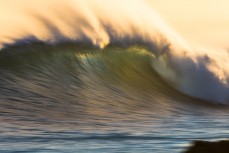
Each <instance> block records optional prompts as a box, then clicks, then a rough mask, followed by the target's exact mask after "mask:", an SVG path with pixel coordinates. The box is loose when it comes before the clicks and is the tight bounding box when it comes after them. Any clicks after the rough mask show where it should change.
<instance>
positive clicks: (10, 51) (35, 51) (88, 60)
mask: <svg viewBox="0 0 229 153" xmlns="http://www.w3.org/2000/svg"><path fill="white" fill-rule="evenodd" d="M10 2H13V1H10ZM10 2H9V3H10ZM120 2H121V1H112V2H111V1H105V0H101V3H98V2H97V1H96V2H95V1H88V0H86V1H80V0H71V1H69V3H68V4H64V3H63V1H61V0H60V1H58V4H56V5H55V7H54V6H52V5H51V4H52V3H51V2H47V3H45V5H44V7H43V8H42V10H44V11H40V10H41V6H43V3H42V5H41V3H39V2H37V3H36V5H34V4H35V3H34V4H32V3H31V5H30V9H29V10H28V8H27V7H26V6H23V5H20V7H19V6H18V8H16V10H15V12H16V13H15V12H14V13H15V14H17V13H18V12H19V14H20V18H21V19H22V21H23V23H21V22H18V26H17V27H14V28H13V29H9V30H7V31H2V32H1V35H0V38H1V45H2V50H1V53H0V59H1V61H0V64H1V65H0V67H1V72H0V73H1V75H2V76H5V77H3V79H2V80H1V84H2V86H1V87H2V88H1V90H2V92H1V95H2V96H3V97H7V96H9V95H7V94H9V93H8V92H9V91H10V90H16V91H17V92H19V93H21V92H24V91H23V90H21V89H20V88H19V85H23V86H26V87H23V88H24V90H25V91H26V92H34V94H37V93H36V92H37V91H33V89H30V88H31V87H35V86H37V83H35V84H36V85H34V82H33V81H32V82H28V81H27V82H26V81H25V80H26V79H25V78H27V77H28V73H29V74H31V75H32V72H33V73H34V75H33V77H35V74H38V76H39V77H41V78H39V77H38V76H36V77H35V78H36V79H37V80H39V82H40V83H41V84H42V86H46V85H44V83H42V81H45V82H47V81H48V80H51V78H56V79H58V78H59V77H61V78H64V79H63V80H65V81H67V80H69V81H67V82H68V83H70V82H71V81H70V80H71V79H73V78H74V77H76V76H75V74H74V73H73V72H72V71H75V73H76V74H78V75H79V76H81V75H82V73H83V74H84V76H85V73H89V72H90V73H89V74H87V75H90V77H95V78H97V77H100V75H101V74H100V73H99V72H101V71H102V73H111V74H113V73H115V74H116V75H115V76H116V77H117V78H115V79H117V80H118V78H119V77H121V78H122V79H124V78H125V80H126V81H129V79H127V78H134V77H136V75H135V74H132V73H134V72H135V69H136V68H139V67H141V70H137V71H136V72H137V73H140V74H141V75H143V76H145V75H146V76H147V78H150V77H152V78H154V77H155V75H153V76H151V75H148V72H149V70H148V69H149V65H150V68H151V69H152V70H150V71H153V72H156V74H157V75H158V76H159V77H160V78H162V80H163V81H165V82H166V84H168V86H170V87H172V88H173V89H176V90H178V91H179V92H181V93H184V94H187V95H189V96H192V97H195V98H200V99H203V100H207V101H211V102H215V103H222V104H228V101H229V96H228V95H229V90H228V88H229V85H228V83H229V82H228V81H229V66H228V65H229V63H228V61H229V60H228V59H229V55H228V53H227V51H224V50H222V51H219V52H220V53H218V52H212V51H198V50H197V51H196V50H195V49H192V48H190V47H189V46H188V45H187V43H185V41H184V40H183V39H182V38H180V37H179V36H178V34H176V33H175V32H174V31H173V30H171V28H169V27H168V26H167V25H166V24H165V23H164V22H163V21H162V20H161V19H160V18H159V17H158V16H157V15H156V13H155V12H154V11H153V9H152V8H151V7H150V6H149V5H147V3H146V2H145V1H138V0H135V1H131V2H130V1H125V4H122V3H120ZM21 3H24V1H22V2H21ZM121 4H122V5H123V6H126V7H122V5H121ZM128 4H131V5H128ZM8 5H9V4H8V3H5V7H6V8H8V7H7V6H8ZM60 6H61V7H60ZM111 6H112V7H111ZM136 8H137V10H136ZM9 10H10V9H9ZM25 10H27V11H28V12H29V13H28V14H25V13H24V11H25ZM64 10H68V12H66V11H64ZM43 12H46V13H45V14H44V13H43ZM59 12H61V13H59ZM69 12H70V13H69ZM15 16H16V15H15ZM27 20H28V21H31V22H29V23H28V22H25V21H27ZM0 21H2V20H0ZM12 22H14V21H11V20H10V19H9V20H7V21H5V20H4V22H3V24H2V26H4V27H7V25H8V24H12ZM1 29H4V28H1ZM38 29H39V30H38ZM12 31H16V32H12ZM19 31H20V32H19ZM31 41H33V42H42V43H41V44H40V43H38V44H37V43H35V44H34V43H33V42H31ZM28 42H29V43H28ZM63 42H65V43H63ZM43 43H44V44H43ZM48 44H49V45H48ZM60 44H62V45H60ZM63 44H65V45H63ZM20 45H21V46H20ZM18 46H19V47H18ZM53 46H55V47H54V48H53ZM76 46H77V47H76ZM132 46H135V49H136V48H137V50H142V49H144V58H143V59H144V60H146V61H147V63H148V64H147V65H142V64H143V63H145V61H144V60H143V59H141V58H140V55H138V54H137V57H138V58H136V59H131V60H130V59H128V58H130V57H131V58H132V56H133V55H134V56H135V55H136V53H134V52H135V51H133V47H132ZM58 47H60V48H58ZM117 47H118V49H117ZM69 48H70V50H77V51H76V53H74V54H76V55H74V54H73V53H72V51H70V52H69V51H68V50H69ZM73 48H74V49H73ZM88 48H89V52H90V53H88ZM130 48H132V49H130ZM129 49H130V50H131V53H129V51H126V50H129ZM135 49H134V50H135ZM44 50H46V51H47V53H46V52H45V51H44ZM50 50H51V51H50ZM60 50H62V51H60ZM66 50H67V51H66ZM107 50H118V51H117V53H110V52H109V51H107ZM123 50H125V51H123ZM96 51H97V52H96ZM120 51H123V53H120ZM94 52H96V53H94ZM107 52H109V53H107ZM50 54H51V57H49V56H50ZM69 54H71V56H69ZM104 54H108V55H109V56H104ZM110 54H111V55H112V56H114V57H110ZM113 54H114V55H113ZM120 55H121V56H124V57H122V58H121V59H122V60H120V57H118V58H117V56H120ZM24 56H25V57H24ZM149 56H150V59H148V57H149ZM73 57H74V60H72V59H73ZM146 57H147V59H145V58H146ZM49 58H50V59H49ZM115 58H117V59H119V60H120V61H119V60H118V61H116V60H117V59H115ZM123 58H125V59H123ZM101 59H102V60H101ZM63 60H66V61H65V62H66V63H65V62H64V61H63ZM104 60H108V61H106V62H105V63H104ZM138 60H140V61H138ZM70 61H72V62H70ZM73 61H77V63H76V65H74V62H73ZM124 61H125V62H124ZM63 62H64V63H63ZM117 62H120V63H117ZM123 62H124V63H123ZM126 62H128V63H126ZM54 63H55V64H54ZM133 63H134V65H133ZM66 64H67V65H66ZM112 64H114V65H113V66H111V67H112V71H111V72H110V70H109V68H107V67H108V65H109V66H110V65H112ZM128 64H132V65H131V66H130V65H128ZM138 64H140V65H141V66H139V65H138ZM85 65H87V66H86V67H85ZM116 65H118V66H116ZM125 66H126V67H125ZM14 67H16V68H14ZM70 68H71V69H70ZM104 68H105V69H106V71H105V70H104ZM113 68H115V69H113ZM124 68H125V69H124ZM144 69H147V70H144ZM82 70H84V71H83V72H82ZM108 70H109V71H108ZM9 71H10V72H9ZM14 71H15V72H14ZM60 71H62V72H61V74H59V73H60ZM116 71H117V72H116ZM120 72H122V73H120ZM91 73H92V74H91ZM145 73H146V74H145ZM16 74H17V75H16ZM73 74H74V75H73ZM111 74H109V75H108V77H105V78H110V77H113V76H112V75H111ZM12 75H16V76H12ZM45 75H47V76H45ZM103 75H105V74H103ZM6 76H7V77H6ZM19 76H20V77H19ZM48 76H49V77H48ZM149 76H150V77H149ZM21 77H22V78H24V79H25V80H23V81H25V82H24V83H23V81H22V80H21ZM33 77H32V78H33ZM68 77H70V78H68ZM77 77H78V76H77ZM87 77H89V76H87ZM87 77H83V78H84V79H85V78H87ZM9 78H10V79H9ZM44 78H45V79H44ZM48 78H49V79H48ZM11 79H12V80H14V81H15V80H17V81H16V82H17V84H14V83H15V82H14V81H12V80H11ZM33 79H34V78H33ZM43 79H44V80H43ZM138 79H139V78H138ZM19 80H20V81H19ZM130 80H131V79H130ZM143 80H144V79H143V78H141V79H139V81H138V82H144V81H143ZM124 82H125V81H124ZM29 83H30V87H27V84H29ZM55 83H57V84H60V82H55ZM62 83H63V82H62ZM9 84H14V85H12V86H9ZM70 84H71V83H70ZM93 84H94V82H93ZM137 84H141V83H137ZM39 88H40V87H39ZM50 88H51V87H50ZM92 88H93V87H92ZM28 89H29V91H28ZM42 90H43V91H42ZM39 91H42V92H44V91H45V89H43V87H42V88H41V89H39ZM11 94H12V93H11ZM19 95H20V94H19ZM41 95H42V94H41ZM20 97H21V96H20Z"/></svg>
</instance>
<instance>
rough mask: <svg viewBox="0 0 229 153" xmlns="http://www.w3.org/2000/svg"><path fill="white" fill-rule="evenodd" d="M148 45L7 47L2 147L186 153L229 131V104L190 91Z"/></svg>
mask: <svg viewBox="0 0 229 153" xmlns="http://www.w3.org/2000/svg"><path fill="white" fill-rule="evenodd" d="M154 58H155V55H153V54H150V53H149V52H147V51H146V50H145V49H144V48H142V47H136V46H132V47H128V48H120V47H114V46H113V47H108V48H106V49H104V50H98V49H96V48H90V47H85V46H83V45H74V44H61V45H56V46H52V45H45V44H42V43H35V44H33V45H23V46H16V47H8V48H6V49H3V50H2V51H1V52H0V123H1V126H0V152H1V153H11V152H23V153H24V152H29V153H35V152H39V153H41V152H42V153H63V152H64V153H72V152H77V153H78V152H85V153H87V152H88V153H90V152H93V153H96V152H97V153H108V152H109V153H112V152H114V153H115V152H131V153H135V152H136V153H148V152H153V153H179V152H182V151H183V150H184V149H185V148H186V147H187V146H188V145H189V143H190V142H191V141H192V140H197V139H201V140H218V139H225V138H228V137H229V113H228V112H229V109H228V107H227V106H218V105H213V104H210V103H209V102H204V101H201V100H198V99H194V98H191V97H189V96H186V95H183V94H181V93H179V92H178V91H176V90H174V89H173V88H172V87H170V86H169V85H168V84H167V83H166V82H165V81H164V80H163V79H161V78H160V76H159V75H158V74H157V73H156V72H155V71H154V69H153V68H152V66H151V63H152V60H154Z"/></svg>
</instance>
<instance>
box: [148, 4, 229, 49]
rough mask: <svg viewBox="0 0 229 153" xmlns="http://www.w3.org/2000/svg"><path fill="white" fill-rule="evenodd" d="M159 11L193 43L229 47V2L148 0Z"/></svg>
mask: <svg viewBox="0 0 229 153" xmlns="http://www.w3.org/2000/svg"><path fill="white" fill-rule="evenodd" d="M148 1H149V2H150V3H151V5H152V6H153V8H154V9H155V11H156V12H157V13H158V14H159V15H160V16H161V17H162V18H163V19H164V20H165V21H166V22H167V23H168V24H169V25H170V26H172V28H174V29H175V30H176V31H177V32H178V33H179V34H180V35H181V36H183V37H184V38H185V39H186V40H188V41H189V42H190V41H191V42H192V43H194V44H203V45H209V44H211V45H213V46H214V45H220V46H221V47H222V46H223V47H227V44H228V41H229V1H228V0H148Z"/></svg>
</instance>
